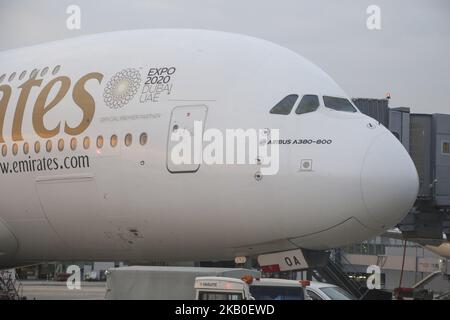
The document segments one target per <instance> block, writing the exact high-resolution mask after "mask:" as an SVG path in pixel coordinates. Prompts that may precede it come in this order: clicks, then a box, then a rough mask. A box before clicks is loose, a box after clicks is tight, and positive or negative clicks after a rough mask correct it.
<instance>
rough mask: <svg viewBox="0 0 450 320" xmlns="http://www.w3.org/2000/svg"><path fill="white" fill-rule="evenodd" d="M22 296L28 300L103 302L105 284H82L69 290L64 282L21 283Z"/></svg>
mask: <svg viewBox="0 0 450 320" xmlns="http://www.w3.org/2000/svg"><path fill="white" fill-rule="evenodd" d="M21 283H22V288H23V293H22V295H23V296H24V297H26V298H27V299H28V300H104V299H105V293H106V282H82V283H81V289H79V290H77V289H74V290H70V289H68V288H67V285H66V282H65V281H22V282H21Z"/></svg>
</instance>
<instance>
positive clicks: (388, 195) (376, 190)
mask: <svg viewBox="0 0 450 320" xmlns="http://www.w3.org/2000/svg"><path fill="white" fill-rule="evenodd" d="M418 189H419V178H418V175H417V170H416V167H415V165H414V163H413V161H412V159H411V157H410V156H409V154H408V152H407V151H406V149H405V148H404V147H403V146H402V145H401V143H400V142H399V141H398V140H397V139H396V138H395V137H394V136H393V135H392V134H391V133H390V132H386V133H385V134H382V135H381V136H378V137H377V138H376V139H375V141H374V142H373V143H372V144H371V146H370V147H369V149H368V151H367V154H366V157H365V160H364V164H363V167H362V171H361V190H362V197H363V201H364V204H365V206H366V208H367V212H368V214H369V216H370V220H372V221H373V222H375V225H376V227H377V228H380V227H381V228H383V229H385V228H390V227H392V226H394V225H395V224H397V223H398V222H400V221H401V220H402V219H403V217H404V216H405V215H406V214H407V213H408V211H409V210H410V209H411V207H412V206H413V204H414V202H415V200H416V197H417V193H418Z"/></svg>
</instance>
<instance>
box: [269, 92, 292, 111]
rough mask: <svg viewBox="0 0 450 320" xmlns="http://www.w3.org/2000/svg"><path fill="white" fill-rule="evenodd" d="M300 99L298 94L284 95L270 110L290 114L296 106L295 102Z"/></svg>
mask: <svg viewBox="0 0 450 320" xmlns="http://www.w3.org/2000/svg"><path fill="white" fill-rule="evenodd" d="M297 99H298V95H296V94H290V95H288V96H286V97H284V98H283V99H282V100H281V101H280V102H278V103H277V104H276V105H275V107H273V108H272V109H271V110H270V113H273V114H284V115H288V114H289V113H291V110H292V108H293V107H294V104H295V102H296V101H297Z"/></svg>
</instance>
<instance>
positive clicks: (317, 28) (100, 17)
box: [0, 0, 450, 113]
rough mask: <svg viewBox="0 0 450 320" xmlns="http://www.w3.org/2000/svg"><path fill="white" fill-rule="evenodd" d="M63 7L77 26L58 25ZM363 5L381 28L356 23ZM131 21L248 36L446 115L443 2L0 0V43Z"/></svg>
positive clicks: (449, 50) (447, 21) (449, 68)
mask: <svg viewBox="0 0 450 320" xmlns="http://www.w3.org/2000/svg"><path fill="white" fill-rule="evenodd" d="M71 4H75V5H78V6H79V7H80V8H81V29H80V30H68V29H67V28H66V20H67V18H68V16H69V15H68V14H66V9H67V7H68V6H69V5H71ZM372 4H374V5H378V6H379V7H380V8H381V30H373V31H371V30H368V29H367V27H366V20H367V18H368V15H367V14H366V9H367V7H368V6H369V5H372ZM141 28H200V29H212V30H223V31H229V32H237V33H242V34H248V35H252V36H256V37H259V38H263V39H266V40H270V41H273V42H275V43H278V44H280V45H283V46H285V47H288V48H290V49H292V50H294V51H296V52H298V53H300V54H301V55H303V56H305V57H306V58H308V59H310V60H311V61H313V62H314V63H316V64H317V65H319V66H320V67H321V68H323V69H324V70H325V71H326V72H328V73H329V74H330V75H331V76H332V77H333V78H334V79H335V80H336V81H337V82H338V83H339V84H340V85H341V86H342V87H343V89H344V90H345V91H346V92H347V93H348V94H349V95H350V96H352V97H371V98H380V97H384V95H385V93H386V92H388V91H389V92H391V94H392V100H391V103H390V105H391V106H406V107H411V109H412V111H413V112H426V113H434V112H441V113H450V1H449V0H429V1H425V0H339V1H336V0H320V1H317V0H315V1H300V0H270V1H269V0H97V1H92V0H84V1H82V0H78V1H75V0H58V1H56V0H0V39H1V41H0V50H6V49H12V48H17V47H21V46H28V45H33V44H38V43H42V42H46V41H51V40H59V39H64V38H70V37H76V36H80V35H84V34H91V33H98V32H105V31H114V30H124V29H141ZM150 45H152V44H150ZM0 71H1V70H0Z"/></svg>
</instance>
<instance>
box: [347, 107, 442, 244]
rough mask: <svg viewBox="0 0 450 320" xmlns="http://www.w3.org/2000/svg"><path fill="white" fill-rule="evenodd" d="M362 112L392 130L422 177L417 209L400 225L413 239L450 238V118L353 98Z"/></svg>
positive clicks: (407, 235) (415, 206) (415, 207)
mask: <svg viewBox="0 0 450 320" xmlns="http://www.w3.org/2000/svg"><path fill="white" fill-rule="evenodd" d="M352 100H353V102H354V103H355V105H356V106H357V107H358V108H359V110H360V111H361V112H363V113H365V114H367V115H368V116H370V117H372V118H374V119H376V120H378V121H379V122H380V123H381V124H383V125H384V126H385V127H386V128H388V129H389V130H390V131H391V132H392V133H393V134H394V135H395V136H396V137H397V138H398V139H399V140H400V142H401V143H402V144H403V146H404V147H405V148H406V150H408V152H409V153H410V155H411V158H412V159H413V161H414V163H415V165H416V168H417V172H418V175H419V181H420V187H419V188H420V189H419V194H418V197H417V201H416V203H415V205H414V208H413V209H412V210H411V211H410V213H409V214H408V215H407V216H406V218H405V219H404V220H403V221H402V222H401V223H400V224H399V226H398V227H399V228H400V230H401V231H402V233H403V235H404V236H406V237H407V238H409V239H412V238H427V239H438V240H440V239H442V234H443V233H445V234H446V235H447V239H450V150H449V149H450V115H448V114H414V113H410V110H409V108H390V107H389V100H388V99H365V98H355V99H352Z"/></svg>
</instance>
